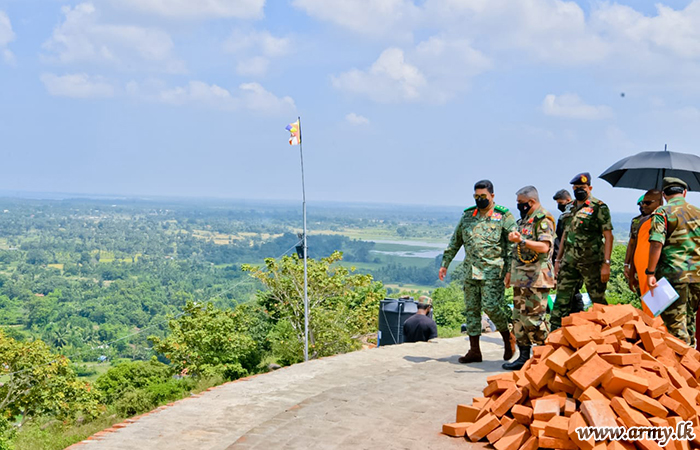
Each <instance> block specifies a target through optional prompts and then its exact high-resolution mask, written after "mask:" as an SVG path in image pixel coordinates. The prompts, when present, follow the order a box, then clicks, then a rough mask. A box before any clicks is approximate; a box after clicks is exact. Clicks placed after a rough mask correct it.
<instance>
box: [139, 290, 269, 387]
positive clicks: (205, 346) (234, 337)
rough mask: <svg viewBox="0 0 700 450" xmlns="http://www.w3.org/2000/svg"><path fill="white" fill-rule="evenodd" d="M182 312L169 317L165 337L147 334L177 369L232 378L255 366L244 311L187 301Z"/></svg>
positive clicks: (257, 356)
mask: <svg viewBox="0 0 700 450" xmlns="http://www.w3.org/2000/svg"><path fill="white" fill-rule="evenodd" d="M184 313H185V314H184V315H183V316H182V317H180V318H178V319H175V320H171V321H170V323H169V326H170V335H169V336H168V337H167V338H165V339H161V338H158V337H157V336H151V337H150V338H149V339H151V340H152V341H153V347H154V349H155V350H156V351H158V352H160V353H162V354H163V355H165V357H166V358H167V359H169V360H170V362H171V364H172V366H173V368H174V369H175V370H176V371H177V372H185V373H188V374H190V375H203V376H214V375H221V376H222V377H224V378H225V379H227V380H235V379H237V378H240V377H242V376H246V375H248V374H249V373H250V371H252V370H254V369H255V367H256V366H257V364H258V363H259V362H260V358H261V355H260V353H259V352H258V345H257V344H256V342H255V341H254V340H253V338H251V336H250V335H249V334H248V332H249V326H250V318H249V317H246V316H245V314H244V311H243V312H238V311H236V310H233V311H231V310H226V311H224V310H221V309H218V308H215V307H214V306H213V305H212V304H211V303H207V304H205V305H202V304H195V303H194V302H188V303H187V305H186V306H185V308H184Z"/></svg>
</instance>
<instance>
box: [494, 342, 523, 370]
mask: <svg viewBox="0 0 700 450" xmlns="http://www.w3.org/2000/svg"><path fill="white" fill-rule="evenodd" d="M518 349H519V350H520V354H519V355H518V359H516V360H515V361H513V362H507V363H504V364H503V365H502V366H501V367H503V368H504V369H505V370H520V369H522V368H523V366H524V365H525V363H526V362H527V360H528V359H530V346H529V345H518Z"/></svg>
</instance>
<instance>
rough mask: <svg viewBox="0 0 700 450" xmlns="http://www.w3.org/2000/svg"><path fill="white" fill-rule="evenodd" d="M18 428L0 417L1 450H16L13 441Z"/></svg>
mask: <svg viewBox="0 0 700 450" xmlns="http://www.w3.org/2000/svg"><path fill="white" fill-rule="evenodd" d="M15 434H16V428H15V427H13V426H12V424H11V423H10V421H9V420H8V419H7V418H5V417H3V416H2V415H0V450H14V448H15V446H14V445H13V443H12V439H13V438H14V437H15Z"/></svg>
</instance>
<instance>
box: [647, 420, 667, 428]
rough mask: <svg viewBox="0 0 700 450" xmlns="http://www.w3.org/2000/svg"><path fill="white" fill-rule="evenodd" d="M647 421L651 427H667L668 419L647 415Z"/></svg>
mask: <svg viewBox="0 0 700 450" xmlns="http://www.w3.org/2000/svg"><path fill="white" fill-rule="evenodd" d="M649 423H650V424H651V426H652V427H661V428H663V427H667V426H668V420H666V419H662V418H661V417H649Z"/></svg>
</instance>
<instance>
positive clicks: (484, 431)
mask: <svg viewBox="0 0 700 450" xmlns="http://www.w3.org/2000/svg"><path fill="white" fill-rule="evenodd" d="M500 425H501V423H500V422H499V421H498V417H496V416H495V415H493V414H490V413H489V414H486V415H485V416H484V417H482V418H481V419H479V420H478V421H476V422H475V423H473V424H471V425H470V426H468V427H467V430H466V432H467V436H469V439H470V440H471V441H472V442H476V441H479V440H481V439H483V438H485V437H486V435H488V434H489V433H490V432H492V431H493V430H495V429H496V428H497V427H499V426H500Z"/></svg>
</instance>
